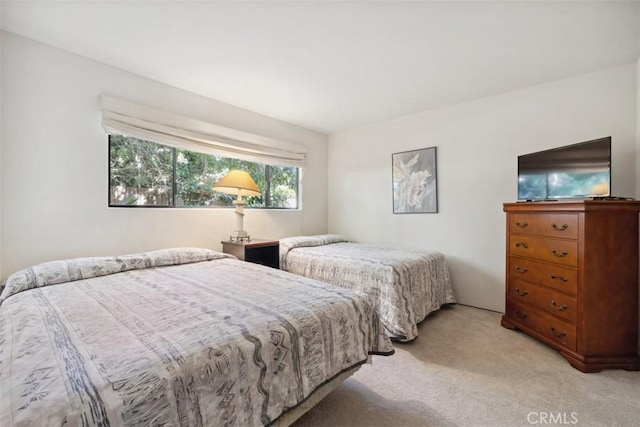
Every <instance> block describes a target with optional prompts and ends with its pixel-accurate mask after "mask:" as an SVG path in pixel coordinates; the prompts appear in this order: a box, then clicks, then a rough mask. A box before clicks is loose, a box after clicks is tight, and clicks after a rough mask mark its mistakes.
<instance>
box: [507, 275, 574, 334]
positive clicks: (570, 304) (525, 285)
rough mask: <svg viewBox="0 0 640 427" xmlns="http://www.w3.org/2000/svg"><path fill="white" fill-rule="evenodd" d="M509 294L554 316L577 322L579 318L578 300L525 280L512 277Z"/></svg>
mask: <svg viewBox="0 0 640 427" xmlns="http://www.w3.org/2000/svg"><path fill="white" fill-rule="evenodd" d="M509 296H510V297H511V298H513V299H515V300H518V301H522V302H525V303H527V304H529V305H532V306H534V307H536V308H539V309H541V310H544V311H546V312H547V313H549V314H552V315H554V316H558V317H561V318H563V319H566V320H569V321H570V322H573V323H575V322H576V320H577V319H578V300H577V299H576V298H575V297H570V296H568V295H565V294H561V293H560V292H556V291H553V290H551V289H548V288H544V287H542V286H538V285H534V284H533V283H529V282H525V281H524V280H517V279H511V282H510V283H509Z"/></svg>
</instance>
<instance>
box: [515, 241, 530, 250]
mask: <svg viewBox="0 0 640 427" xmlns="http://www.w3.org/2000/svg"><path fill="white" fill-rule="evenodd" d="M520 246H522V247H523V248H525V249H529V245H528V244H527V242H516V248H519V247H520Z"/></svg>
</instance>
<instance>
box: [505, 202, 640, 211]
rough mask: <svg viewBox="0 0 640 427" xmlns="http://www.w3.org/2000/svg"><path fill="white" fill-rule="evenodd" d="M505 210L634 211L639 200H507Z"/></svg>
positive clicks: (637, 208)
mask: <svg viewBox="0 0 640 427" xmlns="http://www.w3.org/2000/svg"><path fill="white" fill-rule="evenodd" d="M503 209H504V211H505V212H549V211H553V212H559V211H565V212H585V211H599V210H606V211H614V210H620V211H634V212H640V200H621V199H617V200H612V199H596V200H591V199H587V200H557V201H552V200H549V201H547V200H543V201H535V202H509V203H504V204H503Z"/></svg>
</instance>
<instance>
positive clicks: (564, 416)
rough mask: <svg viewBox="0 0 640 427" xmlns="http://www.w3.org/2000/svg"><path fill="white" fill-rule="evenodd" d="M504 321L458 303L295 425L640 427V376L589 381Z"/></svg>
mask: <svg viewBox="0 0 640 427" xmlns="http://www.w3.org/2000/svg"><path fill="white" fill-rule="evenodd" d="M500 317H501V314H499V313H495V312H491V311H486V310H481V309H477V308H473V307H467V306H462V305H455V306H451V307H445V308H443V309H441V310H439V311H438V312H436V313H433V314H432V315H430V316H429V317H428V318H427V319H426V320H425V321H424V322H422V324H421V325H420V328H419V332H420V336H419V337H418V339H417V340H416V341H414V342H413V343H409V344H395V348H396V354H395V355H393V356H391V357H381V356H374V357H373V365H365V366H363V367H362V368H361V369H360V371H358V372H356V373H355V375H354V376H353V377H351V378H350V379H348V380H347V381H345V383H344V384H342V385H341V386H340V387H339V388H338V389H337V390H335V391H334V392H333V393H331V394H329V396H327V397H326V398H325V399H324V400H323V401H321V402H320V403H319V404H318V405H317V406H316V407H314V408H313V409H311V411H309V412H308V413H306V414H305V415H304V416H303V417H302V418H300V419H299V420H298V421H297V422H296V423H294V424H293V426H294V427H308V426H349V427H351V426H354V427H355V426H366V427H370V426H492V427H493V426H531V425H577V426H638V425H640V372H629V371H624V370H604V371H602V372H600V373H595V374H583V373H581V372H579V371H578V370H576V369H574V368H572V367H571V366H570V365H569V363H568V362H567V361H566V360H565V359H564V358H563V357H562V356H560V354H559V353H558V352H557V351H555V350H553V349H551V348H550V347H547V346H546V345H544V344H541V343H539V342H538V341H536V340H534V339H533V338H531V337H529V336H527V335H525V334H524V333H522V332H517V331H511V330H508V329H505V328H503V327H501V326H500Z"/></svg>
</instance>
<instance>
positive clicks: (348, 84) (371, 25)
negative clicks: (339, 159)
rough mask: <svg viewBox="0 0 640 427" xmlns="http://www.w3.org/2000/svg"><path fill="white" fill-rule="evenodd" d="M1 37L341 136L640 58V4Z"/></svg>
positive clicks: (21, 25)
mask: <svg viewBox="0 0 640 427" xmlns="http://www.w3.org/2000/svg"><path fill="white" fill-rule="evenodd" d="M1 24H2V28H3V29H4V30H6V31H10V32H13V33H16V34H20V35H22V36H26V37H29V38H32V39H35V40H38V41H41V42H44V43H47V44H51V45H53V46H56V47H60V48H62V49H65V50H69V51H71V52H75V53H78V54H80V55H83V56H86V57H89V58H92V59H95V60H97V61H100V62H104V63H107V64H111V65H113V66H115V67H118V68H121V69H124V70H127V71H130V72H133V73H136V74H139V75H142V76H145V77H148V78H150V79H154V80H158V81H161V82H164V83H166V84H169V85H172V86H176V87H179V88H182V89H185V90H188V91H191V92H196V93H199V94H202V95H204V96H207V97H210V98H213V99H217V100H219V101H223V102H226V103H229V104H233V105H236V106H239V107H242V108H245V109H248V110H252V111H255V112H259V113H262V114H265V115H267V116H271V117H275V118H278V119H281V120H284V121H286V122H289V123H294V124H297V125H300V126H303V127H306V128H309V129H314V130H318V131H321V132H325V133H330V132H334V131H338V130H343V129H348V128H352V127H355V126H358V125H362V124H366V123H370V122H376V121H381V120H386V119H390V118H394V117H399V116H403V115H408V114H413V113H418V112H421V111H425V110H428V109H432V108H437V107H442V106H446V105H452V104H456V103H460V102H464V101H469V100H472V99H477V98H481V97H485V96H490V95H493V94H497V93H502V92H506V91H511V90H515V89H519V88H523V87H527V86H531V85H535V84H539V83H544V82H549V81H553V80H558V79H561V78H565V77H570V76H574V75H578V74H582V73H586V72H591V71H596V70H599V69H604V68H608V67H613V66H618V65H623V64H630V63H634V62H636V61H637V59H638V38H639V37H638V26H639V17H638V3H637V2H618V1H609V2H593V1H585V2H579V1H572V2H552V1H532V2H512V1H508V2H485V1H474V2H458V1H447V2H425V1H423V2H400V1H389V2H382V1H375V2H374V1H369V2H336V1H322V2H321V1H297V2H267V1H262V2H237V1H236V2H213V1H199V2H187V1H171V2H168V1H115V2H114V1H111V2H104V1H86V0H85V1H72V2H69V1H64V2H62V1H55V0H49V1H20V0H17V1H5V0H3V1H2V11H1Z"/></svg>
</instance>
